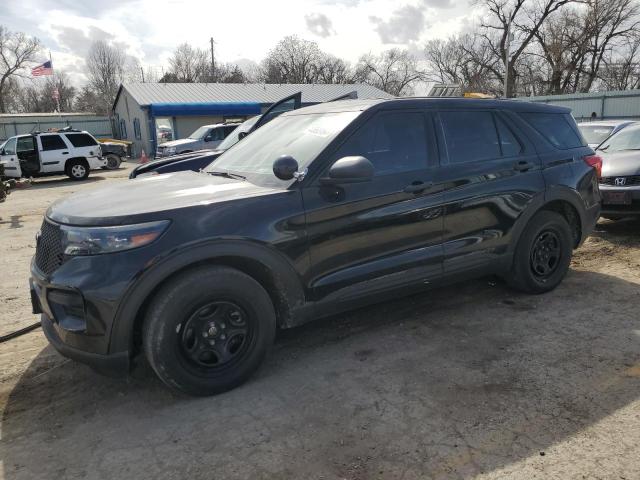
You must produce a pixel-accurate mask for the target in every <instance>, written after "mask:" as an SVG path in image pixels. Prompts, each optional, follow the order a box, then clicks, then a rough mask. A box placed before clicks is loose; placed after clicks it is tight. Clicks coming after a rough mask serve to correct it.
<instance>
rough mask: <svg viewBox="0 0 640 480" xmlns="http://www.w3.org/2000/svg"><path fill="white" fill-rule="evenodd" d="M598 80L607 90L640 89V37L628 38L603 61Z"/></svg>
mask: <svg viewBox="0 0 640 480" xmlns="http://www.w3.org/2000/svg"><path fill="white" fill-rule="evenodd" d="M598 78H599V80H600V82H602V87H603V88H604V89H606V90H632V89H637V88H640V35H636V36H634V37H631V38H628V39H627V40H626V42H625V43H624V44H622V45H620V46H619V47H618V48H616V52H615V53H614V52H612V51H610V52H609V54H608V55H606V56H605V57H604V58H603V59H602V66H601V67H600V70H599V72H598Z"/></svg>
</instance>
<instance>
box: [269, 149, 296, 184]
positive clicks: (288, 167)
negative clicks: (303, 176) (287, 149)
mask: <svg viewBox="0 0 640 480" xmlns="http://www.w3.org/2000/svg"><path fill="white" fill-rule="evenodd" d="M297 172H298V162H297V161H296V159H295V158H293V157H292V156H291V155H282V156H280V157H278V158H277V159H276V161H275V162H273V174H274V175H275V176H276V177H277V178H279V179H280V180H291V179H292V178H293V177H294V176H295V174H296V173H297Z"/></svg>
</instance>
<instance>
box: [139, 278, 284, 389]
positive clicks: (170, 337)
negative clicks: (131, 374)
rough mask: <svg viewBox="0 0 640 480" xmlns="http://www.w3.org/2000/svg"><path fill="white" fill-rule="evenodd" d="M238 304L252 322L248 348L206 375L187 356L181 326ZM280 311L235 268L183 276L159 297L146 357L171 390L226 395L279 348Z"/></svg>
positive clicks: (146, 328) (149, 318) (147, 326)
mask: <svg viewBox="0 0 640 480" xmlns="http://www.w3.org/2000/svg"><path fill="white" fill-rule="evenodd" d="M224 300H226V301H232V302H234V303H236V304H237V305H238V306H239V307H241V308H242V309H243V310H244V311H245V313H246V314H247V315H248V316H249V317H251V319H252V320H251V322H252V325H253V327H254V328H253V331H252V335H251V338H250V339H249V342H250V343H249V345H248V349H247V350H246V351H244V352H243V354H242V357H241V358H239V359H237V361H235V363H233V364H232V365H230V366H228V367H227V368H222V369H220V370H218V369H215V370H213V371H212V372H209V373H208V374H203V373H202V372H200V371H199V369H197V368H194V367H191V366H189V365H188V361H187V359H185V358H184V357H182V354H181V349H180V341H179V339H180V336H181V335H182V331H181V329H180V331H179V332H178V326H179V325H182V327H181V328H183V327H184V323H185V322H186V320H187V319H188V318H189V316H190V315H191V314H192V313H193V312H194V311H195V310H196V309H197V308H198V307H199V306H201V305H203V304H204V303H206V302H209V301H224ZM275 330H276V319H275V311H274V308H273V305H272V303H271V299H270V298H269V296H268V294H267V293H266V291H265V290H264V289H263V288H262V287H261V286H260V284H259V283H258V282H256V281H255V280H253V279H252V278H251V277H249V276H248V275H245V274H243V273H242V272H239V271H237V270H234V269H230V268H211V269H206V270H199V271H194V272H191V273H190V274H186V275H182V276H181V277H180V278H177V279H176V280H175V281H174V282H171V284H169V285H168V286H167V287H166V288H163V289H162V290H161V291H160V292H159V293H158V295H157V297H156V301H155V303H154V305H153V306H152V308H151V309H150V311H149V314H148V316H147V319H146V321H145V325H144V343H145V345H144V346H145V353H146V355H147V358H148V360H149V363H150V364H151V366H152V367H153V369H154V370H155V371H156V373H157V374H158V376H159V377H160V378H161V379H162V380H163V381H164V382H165V383H166V384H167V385H169V386H170V387H172V388H174V389H177V390H180V391H183V392H185V393H189V394H193V395H211V394H215V393H221V392H224V391H227V390H229V389H231V388H234V387H236V386H238V385H239V384H241V383H243V382H244V381H245V380H246V379H248V378H249V376H250V375H251V374H252V373H253V372H254V371H255V370H256V369H257V368H258V366H259V365H260V364H261V363H262V361H263V359H264V357H265V355H266V353H267V352H268V350H269V347H270V346H271V344H272V343H273V340H274V337H275Z"/></svg>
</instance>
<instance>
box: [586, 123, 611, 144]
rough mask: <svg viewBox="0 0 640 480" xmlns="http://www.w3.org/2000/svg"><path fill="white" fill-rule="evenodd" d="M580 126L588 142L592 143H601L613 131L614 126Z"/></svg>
mask: <svg viewBox="0 0 640 480" xmlns="http://www.w3.org/2000/svg"><path fill="white" fill-rule="evenodd" d="M578 128H579V129H580V132H581V133H582V136H583V137H584V139H585V140H586V141H587V143H588V144H591V145H593V144H594V143H595V144H598V145H600V144H601V143H602V142H604V141H605V140H606V139H607V137H608V136H609V135H611V132H613V127H612V126H603V125H578Z"/></svg>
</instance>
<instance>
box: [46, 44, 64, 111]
mask: <svg viewBox="0 0 640 480" xmlns="http://www.w3.org/2000/svg"><path fill="white" fill-rule="evenodd" d="M49 62H50V63H51V74H52V75H51V76H52V77H53V88H55V89H56V90H58V85H56V73H55V71H54V70H53V58H52V57H51V50H49ZM56 107H57V108H58V115H60V120H62V112H61V110H60V92H58V94H57V95H56Z"/></svg>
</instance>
